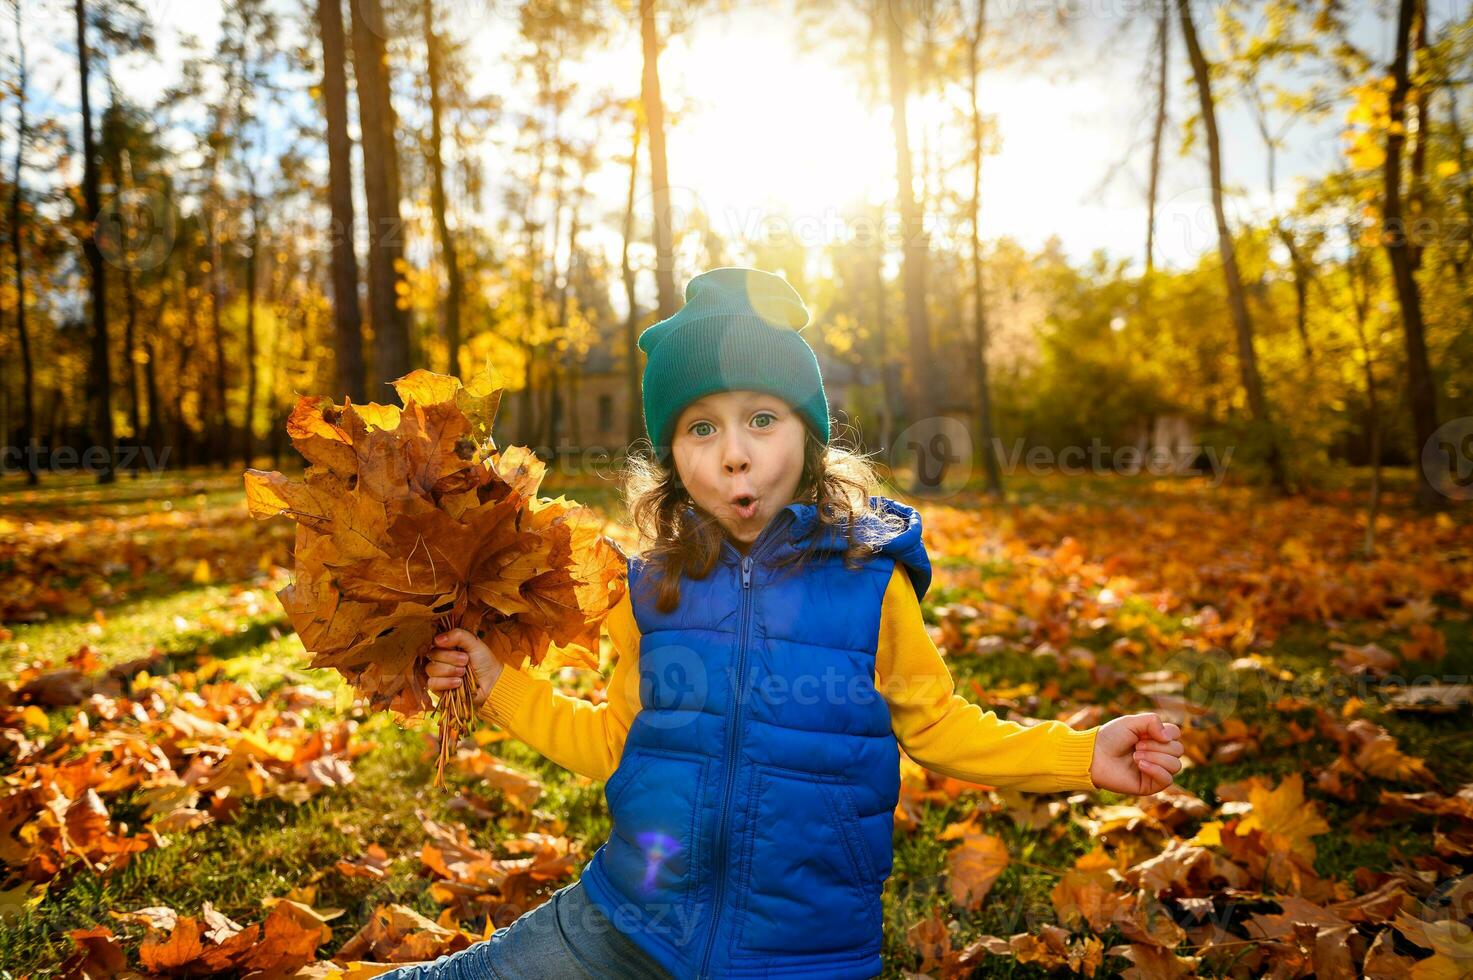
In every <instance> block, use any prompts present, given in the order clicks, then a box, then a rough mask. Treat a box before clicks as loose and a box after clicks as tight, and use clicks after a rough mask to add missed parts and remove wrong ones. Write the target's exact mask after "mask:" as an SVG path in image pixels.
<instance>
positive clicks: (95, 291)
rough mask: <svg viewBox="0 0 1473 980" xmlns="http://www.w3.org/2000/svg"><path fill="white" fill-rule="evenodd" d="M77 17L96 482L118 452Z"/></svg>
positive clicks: (83, 49)
mask: <svg viewBox="0 0 1473 980" xmlns="http://www.w3.org/2000/svg"><path fill="white" fill-rule="evenodd" d="M74 6H75V10H76V16H77V75H78V83H79V85H80V88H81V93H82V200H83V204H84V207H85V216H86V219H87V225H86V229H85V231H84V232H83V238H82V251H83V252H84V253H85V254H86V256H87V267H88V270H89V271H90V273H91V280H92V281H91V286H92V359H91V363H90V364H89V370H88V374H87V380H88V382H89V383H88V389H89V391H88V394H89V395H90V397H89V399H88V402H89V404H90V407H91V409H92V411H91V415H92V441H93V444H94V445H95V446H97V447H99V448H100V449H101V450H102V453H103V459H104V461H103V464H102V467H101V469H99V470H98V473H97V482H98V483H112V482H114V481H115V480H116V479H117V473H116V472H115V471H114V470H113V457H114V454H115V451H116V447H115V445H114V443H115V439H114V438H113V404H112V394H113V390H112V365H111V364H110V363H109V361H108V358H109V356H110V349H111V344H109V343H108V336H107V270H106V267H105V266H104V265H103V262H102V250H101V249H100V248H98V247H97V215H98V212H99V211H101V210H102V205H101V201H100V197H99V193H98V188H97V148H96V146H95V145H94V142H93V137H92V103H91V99H90V96H89V95H88V92H87V88H88V73H89V71H90V68H91V65H90V60H91V56H90V54H89V53H88V49H87V4H86V0H75V4H74Z"/></svg>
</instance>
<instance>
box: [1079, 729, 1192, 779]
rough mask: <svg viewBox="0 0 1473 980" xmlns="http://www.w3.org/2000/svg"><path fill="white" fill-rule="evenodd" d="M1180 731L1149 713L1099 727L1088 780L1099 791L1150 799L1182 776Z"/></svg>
mask: <svg viewBox="0 0 1473 980" xmlns="http://www.w3.org/2000/svg"><path fill="white" fill-rule="evenodd" d="M1181 756H1182V744H1181V729H1180V728H1178V727H1177V726H1176V725H1173V724H1171V723H1169V722H1163V721H1162V720H1161V718H1160V716H1158V715H1156V714H1155V713H1153V712H1150V711H1147V712H1144V713H1142V714H1138V715H1122V716H1121V717H1119V718H1116V719H1114V720H1113V721H1108V722H1106V723H1105V724H1103V725H1101V726H1100V730H1099V733H1098V734H1097V735H1096V736H1095V754H1094V758H1093V759H1092V760H1091V762H1090V767H1089V778H1090V779H1092V780H1094V784H1095V785H1096V786H1098V787H1099V788H1100V789H1108V790H1114V791H1115V792H1117V793H1132V794H1134V795H1136V796H1149V795H1150V794H1152V793H1159V792H1161V791H1162V790H1163V789H1165V788H1166V787H1168V786H1170V785H1171V784H1172V782H1173V781H1174V777H1175V775H1176V774H1177V773H1178V772H1181Z"/></svg>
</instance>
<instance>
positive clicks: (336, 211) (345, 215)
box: [317, 0, 367, 404]
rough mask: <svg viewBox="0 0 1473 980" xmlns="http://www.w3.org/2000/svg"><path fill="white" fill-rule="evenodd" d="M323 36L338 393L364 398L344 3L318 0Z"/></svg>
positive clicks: (360, 400) (359, 399) (319, 22)
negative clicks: (354, 241) (349, 133)
mask: <svg viewBox="0 0 1473 980" xmlns="http://www.w3.org/2000/svg"><path fill="white" fill-rule="evenodd" d="M317 26H318V30H319V31H321V33H322V102H323V109H324V112H325V114H326V116H327V172H328V181H327V182H328V204H329V206H330V208H331V210H332V231H333V234H332V294H333V295H332V299H333V340H334V345H333V346H334V352H335V357H336V363H337V379H338V381H337V383H338V390H339V391H340V392H341V393H343V394H344V395H346V396H347V397H348V398H351V399H352V400H353V401H354V402H357V403H358V404H363V403H364V402H366V401H367V399H366V398H365V397H364V378H365V374H364V366H363V313H362V311H361V309H360V308H359V306H358V254H357V251H356V249H355V247H354V244H353V144H352V141H351V140H350V139H349V137H348V82H347V77H346V75H345V61H346V58H347V52H346V50H345V46H346V39H345V38H344V36H343V8H342V0H317Z"/></svg>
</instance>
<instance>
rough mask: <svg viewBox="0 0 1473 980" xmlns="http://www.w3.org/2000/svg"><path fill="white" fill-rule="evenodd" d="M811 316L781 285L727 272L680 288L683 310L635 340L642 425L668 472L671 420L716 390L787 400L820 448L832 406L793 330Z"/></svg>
mask: <svg viewBox="0 0 1473 980" xmlns="http://www.w3.org/2000/svg"><path fill="white" fill-rule="evenodd" d="M807 325H808V309H807V307H805V306H804V305H803V300H802V298H801V297H799V296H798V293H797V291H796V290H794V289H793V287H792V286H790V285H788V282H787V280H786V279H783V278H782V277H781V276H775V275H773V274H772V273H770V272H762V271H761V270H759V269H743V268H738V267H734V266H726V267H723V268H720V269H711V270H710V271H708V272H703V273H701V274H700V275H698V276H696V277H695V278H694V279H692V280H691V281H690V282H688V283H686V286H685V305H684V306H682V307H681V308H680V309H679V310H678V311H677V312H676V313H675V314H674V315H672V316H669V317H666V318H665V319H663V320H661V321H660V322H659V323H656V324H653V325H651V326H650V327H648V328H647V329H646V330H645V331H644V332H643V333H641V334H640V335H639V349H640V350H642V351H644V352H645V353H646V354H648V355H649V360H648V362H647V363H646V364H645V367H644V383H643V385H642V388H641V394H642V397H643V401H644V426H645V432H646V433H647V434H648V435H649V439H650V445H651V446H652V447H654V451H655V453H656V456H657V458H658V459H659V460H660V462H661V463H663V464H666V465H668V461H669V455H670V444H671V442H672V441H673V439H674V432H673V431H672V430H673V429H674V427H675V422H676V420H677V419H678V418H679V417H680V413H681V412H682V411H683V410H684V409H685V407H686V406H687V405H689V404H690V403H691V402H693V401H695V400H696V399H698V398H703V397H705V396H706V395H709V394H712V393H714V392H718V391H737V390H742V389H748V390H752V391H765V392H767V393H768V394H771V395H776V396H777V397H779V398H781V399H783V400H784V401H786V402H787V403H788V404H789V405H792V406H793V409H794V410H795V411H796V412H797V413H798V414H799V415H800V416H801V417H802V418H803V420H804V422H805V423H807V425H808V427H809V428H810V429H811V430H812V431H813V433H814V434H815V435H816V436H818V438H819V439H820V440H821V441H822V442H824V443H825V444H827V443H828V441H829V402H828V396H827V395H826V394H825V393H824V389H823V375H822V374H821V373H820V372H819V369H818V357H817V356H816V355H815V354H814V353H813V348H812V347H810V346H808V342H807V341H806V340H804V339H803V338H802V337H800V336H798V331H800V330H802V329H803V328H804V327H805V326H807Z"/></svg>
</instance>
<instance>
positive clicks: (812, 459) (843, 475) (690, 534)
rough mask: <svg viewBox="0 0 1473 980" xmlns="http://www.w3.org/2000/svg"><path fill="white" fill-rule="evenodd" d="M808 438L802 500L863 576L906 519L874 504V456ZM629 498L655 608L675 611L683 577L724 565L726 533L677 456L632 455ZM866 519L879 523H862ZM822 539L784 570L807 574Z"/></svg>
mask: <svg viewBox="0 0 1473 980" xmlns="http://www.w3.org/2000/svg"><path fill="white" fill-rule="evenodd" d="M803 433H804V434H803V475H802V477H801V478H800V479H799V481H798V489H797V493H796V496H795V498H794V499H795V500H796V501H801V502H804V503H812V504H817V505H818V519H819V521H820V523H821V524H825V525H834V526H838V527H840V528H841V530H842V533H843V535H844V540H845V548H844V564H845V567H847V568H850V569H857V568H858V567H859V566H860V564H861V562H862V561H863V560H864V559H865V558H866V557H868V556H869V555H871V554H873V553H874V552H875V551H876V550H878V545H879V543H880V542H881V541H884V540H887V539H888V538H889V537H891V536H893V535H894V534H896V533H898V532H899V531H901V530H904V527H905V522H904V519H903V518H900V517H898V516H897V515H894V514H891V513H889V512H887V511H881V510H877V509H875V508H874V507H872V506H871V505H870V499H869V498H870V497H871V496H872V495H875V494H877V493H879V492H880V490H881V489H882V488H883V481H882V479H881V476H880V473H879V468H878V467H877V466H876V465H875V464H874V463H873V462H871V461H870V459H869V458H868V457H867V456H865V455H864V454H862V453H860V452H858V451H857V450H856V449H853V448H850V447H848V446H845V445H841V444H839V443H837V442H835V441H830V442H829V443H824V442H821V441H819V439H818V437H817V436H815V435H814V434H813V431H812V430H811V429H809V428H808V427H807V426H804V427H803ZM623 494H624V499H625V502H626V504H627V506H628V508H629V515H630V519H631V520H632V521H633V523H634V528H635V530H636V532H637V533H638V535H639V543H640V558H641V559H642V560H644V561H646V562H648V563H649V564H650V565H651V566H652V568H653V569H655V570H656V571H657V572H658V573H659V574H657V575H653V576H650V575H647V576H644V577H643V581H644V582H646V583H649V582H650V581H651V580H652V579H653V580H655V581H654V584H653V586H652V587H653V588H655V589H657V590H658V591H657V598H656V603H655V606H656V608H657V609H659V610H660V611H661V612H667V613H668V612H671V611H672V610H674V609H675V607H676V606H677V605H679V603H680V580H681V577H682V576H685V575H688V576H690V577H691V578H694V579H703V578H705V577H706V576H707V575H709V574H710V573H711V570H712V569H713V568H714V567H715V566H716V563H717V561H719V560H720V557H721V542H722V539H723V537H725V533H726V532H725V531H724V530H723V529H722V527H721V524H720V522H719V521H718V520H717V519H716V517H715V516H714V515H712V514H711V513H709V512H708V511H706V510H705V509H704V508H702V507H701V506H700V505H699V504H697V503H696V502H695V500H694V499H693V498H692V497H691V495H690V492H689V491H688V490H686V488H685V486H684V485H683V484H682V483H681V480H680V474H679V472H677V470H676V467H675V463H674V459H673V457H672V459H671V462H670V464H669V465H668V466H665V465H661V464H660V463H659V462H658V460H657V459H656V458H655V457H654V456H653V454H651V453H650V452H648V451H643V452H636V451H633V450H631V451H630V453H629V455H628V457H627V459H626V461H625V470H624V481H623ZM687 506H690V507H691V508H693V510H694V514H695V517H694V519H693V520H692V519H690V518H687V517H686V514H685V510H686V507H687ZM865 516H872V517H873V518H874V520H873V521H870V520H860V519H861V518H863V517H865ZM856 528H858V529H860V530H859V533H855V529H856ZM870 529H873V531H871V530H870ZM818 539H819V535H818V534H817V533H813V534H810V535H809V536H808V539H807V545H806V546H805V547H804V548H802V549H801V550H799V551H797V552H795V553H794V554H793V555H792V556H791V557H789V558H787V559H785V560H781V561H779V563H778V564H780V565H784V566H788V565H790V566H792V567H793V569H794V570H796V569H797V568H798V567H801V565H802V564H803V563H804V561H806V560H807V558H808V557H809V556H810V555H811V554H812V553H813V551H814V544H815V542H817V540H818Z"/></svg>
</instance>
